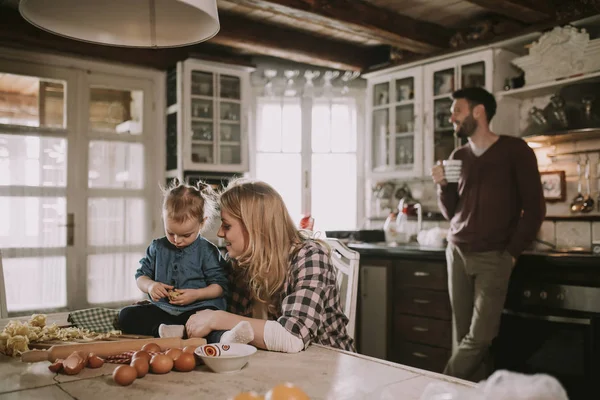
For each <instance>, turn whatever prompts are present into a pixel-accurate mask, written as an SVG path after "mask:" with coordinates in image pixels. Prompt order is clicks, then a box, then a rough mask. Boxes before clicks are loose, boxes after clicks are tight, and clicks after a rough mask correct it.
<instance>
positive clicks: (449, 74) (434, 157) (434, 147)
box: [423, 51, 493, 172]
mask: <svg viewBox="0 0 600 400" xmlns="http://www.w3.org/2000/svg"><path fill="white" fill-rule="evenodd" d="M492 57H493V54H492V52H491V51H485V52H481V53H476V54H470V55H468V56H464V57H458V58H454V59H450V60H444V61H441V62H439V63H434V64H430V65H427V66H425V69H424V77H423V79H424V94H423V95H424V96H425V97H424V111H425V122H424V123H425V129H424V130H425V158H424V159H425V166H424V171H425V172H428V171H429V169H430V168H431V166H433V165H434V164H435V162H436V161H439V160H445V159H447V158H448V157H449V156H450V154H451V153H452V151H453V150H454V149H455V148H456V147H459V146H461V145H463V144H465V143H466V142H467V141H466V139H464V138H458V137H457V136H456V135H455V133H454V128H453V126H452V123H451V122H450V116H451V112H450V106H451V105H452V93H453V92H454V91H455V90H458V89H462V88H465V87H477V86H481V87H484V88H485V89H487V90H488V91H490V92H491V91H492V73H491V68H492Z"/></svg>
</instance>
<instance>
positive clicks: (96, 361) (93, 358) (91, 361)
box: [87, 353, 104, 368]
mask: <svg viewBox="0 0 600 400" xmlns="http://www.w3.org/2000/svg"><path fill="white" fill-rule="evenodd" d="M103 365H104V360H103V359H101V358H100V357H98V356H97V355H95V354H93V353H90V356H89V357H88V361H87V366H88V368H100V367H101V366H103Z"/></svg>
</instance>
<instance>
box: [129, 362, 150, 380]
mask: <svg viewBox="0 0 600 400" xmlns="http://www.w3.org/2000/svg"><path fill="white" fill-rule="evenodd" d="M129 365H131V366H132V367H134V368H135V369H136V371H137V377H138V378H143V377H144V376H146V374H147V373H148V370H149V369H150V363H148V361H146V359H144V358H141V357H140V358H134V359H133V360H131V364H129Z"/></svg>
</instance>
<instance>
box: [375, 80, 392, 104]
mask: <svg viewBox="0 0 600 400" xmlns="http://www.w3.org/2000/svg"><path fill="white" fill-rule="evenodd" d="M389 102H390V85H389V83H387V82H385V83H378V84H377V85H375V86H373V106H383V105H386V104H388V103H389Z"/></svg>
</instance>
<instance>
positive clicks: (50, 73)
mask: <svg viewBox="0 0 600 400" xmlns="http://www.w3.org/2000/svg"><path fill="white" fill-rule="evenodd" d="M68 70H71V71H72V74H71V73H68V72H67V73H65V71H68ZM0 71H2V72H7V73H14V74H19V75H30V76H40V77H49V78H56V79H60V80H64V81H67V89H66V93H67V95H66V105H65V106H66V108H67V127H66V129H59V130H54V129H45V128H29V127H27V128H21V127H12V126H10V125H3V126H2V127H3V130H4V132H7V133H15V134H24V133H27V134H32V135H36V134H39V135H40V136H57V137H65V138H67V139H68V140H69V145H68V155H67V157H68V159H70V160H73V159H74V158H73V152H77V151H84V152H85V154H86V155H87V151H88V149H87V148H84V147H86V146H87V145H88V140H90V139H92V137H90V136H88V134H87V133H88V121H87V120H84V119H83V118H79V119H78V123H77V124H74V123H73V122H72V123H71V124H69V119H70V118H73V116H72V114H73V111H72V110H77V111H76V112H78V113H79V114H80V115H82V112H83V111H82V109H81V107H85V106H86V105H87V104H88V102H89V98H88V96H89V85H88V84H87V79H86V78H87V77H86V74H88V73H93V74H98V76H101V75H105V76H110V77H115V76H118V77H119V78H120V79H123V80H127V78H131V79H136V80H140V79H143V80H146V81H148V82H149V83H150V84H151V85H152V87H153V94H152V99H151V101H150V104H151V107H149V109H144V111H143V112H144V113H147V112H149V113H151V121H152V125H153V126H154V127H155V128H154V130H153V131H150V133H149V135H150V137H149V138H148V139H145V140H144V143H145V161H144V167H145V168H146V171H149V172H150V173H149V174H147V175H146V182H145V184H146V188H145V190H144V191H145V192H146V193H148V196H149V197H148V198H147V201H148V203H147V206H148V209H149V210H150V211H149V212H148V215H149V217H150V218H151V219H150V220H149V226H150V234H151V236H152V237H159V236H161V235H163V234H164V232H163V227H162V223H161V221H160V213H158V212H156V210H159V209H160V202H161V195H160V190H159V187H158V184H159V183H163V182H164V181H165V140H164V133H165V126H166V115H165V113H164V112H161V111H159V110H165V107H166V105H165V104H166V98H165V90H166V88H165V75H166V73H165V72H163V71H158V70H153V69H149V68H143V67H134V66H125V65H121V64H113V63H108V62H102V61H96V60H90V59H85V58H74V57H67V56H61V55H53V54H45V53H39V52H30V51H24V50H16V49H8V48H1V47H0ZM69 83H70V85H69ZM117 83H118V82H117ZM117 83H115V87H117ZM91 84H93V81H92V83H91ZM73 87H76V91H73V89H72V88H73ZM85 115H87V111H86V112H85ZM69 132H77V133H78V135H85V141H84V144H82V143H80V142H81V141H82V140H79V141H78V140H77V137H76V135H74V134H70V133H69ZM81 137H84V136H81ZM95 138H97V137H95ZM79 159H80V160H84V161H85V162H84V165H81V166H78V167H75V166H72V165H68V168H69V173H68V175H67V189H66V197H67V210H66V212H67V213H71V212H73V213H75V215H77V221H76V226H75V238H76V240H78V241H80V242H81V241H82V240H85V238H87V209H82V208H84V207H87V196H86V200H85V202H84V201H78V202H75V201H70V199H73V198H74V196H79V193H80V190H83V191H85V193H87V191H88V189H87V171H88V165H87V156H86V157H79ZM80 162H81V161H80ZM148 176H151V177H153V178H152V181H149V179H148ZM154 179H156V181H153V180H154ZM31 189H32V190H33V191H35V190H37V188H31ZM44 190H45V191H46V188H44ZM50 190H52V189H51V188H50ZM94 190H95V189H94ZM57 192H60V188H59V190H58V191H57ZM76 243H77V242H76ZM86 247H87V241H86V242H85V244H81V245H79V246H78V245H77V244H76V245H75V246H67V248H66V249H67V250H66V252H67V272H66V273H67V306H66V308H65V309H66V310H75V309H81V308H85V307H86V306H88V303H87V281H86V276H87V273H86V271H87V261H86V259H87V251H86V249H85V248H86ZM15 251H16V250H15ZM12 253H14V252H13V251H11V250H10V249H9V250H8V251H5V250H3V257H5V258H10V257H11V254H12ZM12 256H13V257H14V256H15V255H14V254H12ZM131 279H132V280H133V279H134V277H133V276H132V277H131ZM0 290H4V288H0ZM110 305H112V306H115V305H123V303H121V304H110ZM95 306H102V305H95ZM65 309H57V310H44V311H45V312H50V311H64V310H65ZM20 314H31V311H26V312H11V313H10V316H14V315H20Z"/></svg>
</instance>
